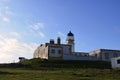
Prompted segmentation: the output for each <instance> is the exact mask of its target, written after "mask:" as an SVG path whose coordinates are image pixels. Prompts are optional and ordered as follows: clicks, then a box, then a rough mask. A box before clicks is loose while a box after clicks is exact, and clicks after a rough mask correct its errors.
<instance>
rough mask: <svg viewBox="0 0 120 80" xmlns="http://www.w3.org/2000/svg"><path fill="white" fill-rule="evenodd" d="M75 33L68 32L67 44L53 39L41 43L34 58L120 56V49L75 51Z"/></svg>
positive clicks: (105, 58) (93, 58)
mask: <svg viewBox="0 0 120 80" xmlns="http://www.w3.org/2000/svg"><path fill="white" fill-rule="evenodd" d="M74 41H75V39H74V34H73V33H72V32H71V31H70V32H69V33H68V34H67V38H66V44H61V39H60V38H59V37H58V38H57V43H55V42H54V40H53V39H51V40H50V42H49V43H45V44H41V45H40V46H38V48H37V49H36V50H35V52H34V58H42V59H55V60H99V61H110V60H111V58H113V57H118V56H120V50H110V49H98V50H94V51H91V52H89V53H87V52H75V47H74V46H75V43H74Z"/></svg>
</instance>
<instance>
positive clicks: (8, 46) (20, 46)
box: [0, 35, 38, 63]
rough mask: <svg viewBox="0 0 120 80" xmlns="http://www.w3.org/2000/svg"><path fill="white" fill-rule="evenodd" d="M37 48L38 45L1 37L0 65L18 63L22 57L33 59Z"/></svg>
mask: <svg viewBox="0 0 120 80" xmlns="http://www.w3.org/2000/svg"><path fill="white" fill-rule="evenodd" d="M37 46H38V44H36V43H25V42H20V41H19V40H17V39H16V38H7V37H4V36H2V35H0V63H8V62H13V60H15V61H18V57H20V56H23V57H31V58H32V55H33V52H34V50H35V48H36V47H37Z"/></svg>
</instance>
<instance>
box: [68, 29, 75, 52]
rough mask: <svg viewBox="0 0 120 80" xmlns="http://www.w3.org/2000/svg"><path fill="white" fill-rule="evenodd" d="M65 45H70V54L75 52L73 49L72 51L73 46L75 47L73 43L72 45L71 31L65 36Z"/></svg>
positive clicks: (72, 36)
mask: <svg viewBox="0 0 120 80" xmlns="http://www.w3.org/2000/svg"><path fill="white" fill-rule="evenodd" d="M66 44H69V45H71V48H72V52H74V51H75V49H74V45H75V43H74V34H73V33H72V32H71V31H69V33H68V34H67V38H66Z"/></svg>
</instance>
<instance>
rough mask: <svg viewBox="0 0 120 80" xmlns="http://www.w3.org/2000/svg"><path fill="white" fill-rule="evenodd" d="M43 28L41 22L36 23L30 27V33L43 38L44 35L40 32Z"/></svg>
mask: <svg viewBox="0 0 120 80" xmlns="http://www.w3.org/2000/svg"><path fill="white" fill-rule="evenodd" d="M44 28H45V24H44V23H42V22H37V23H34V24H32V25H30V31H31V32H32V33H33V34H35V35H37V36H38V37H40V38H44V37H45V34H44V33H43V31H42V30H44Z"/></svg>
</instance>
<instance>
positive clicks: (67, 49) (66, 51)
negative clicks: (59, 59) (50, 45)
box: [62, 45, 71, 54]
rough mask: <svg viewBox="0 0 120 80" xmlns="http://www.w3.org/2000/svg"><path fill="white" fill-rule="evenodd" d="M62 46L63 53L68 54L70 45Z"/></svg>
mask: <svg viewBox="0 0 120 80" xmlns="http://www.w3.org/2000/svg"><path fill="white" fill-rule="evenodd" d="M62 47H63V54H70V53H71V51H70V47H71V46H70V45H68V46H66V45H65V46H62Z"/></svg>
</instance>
